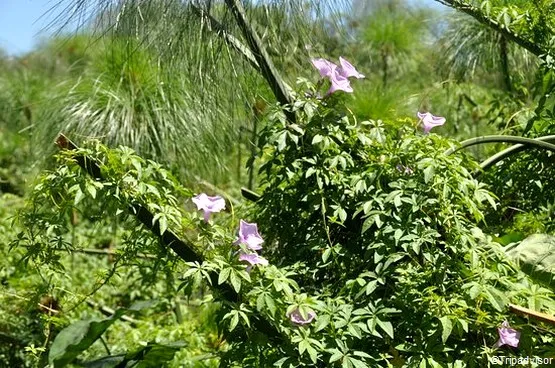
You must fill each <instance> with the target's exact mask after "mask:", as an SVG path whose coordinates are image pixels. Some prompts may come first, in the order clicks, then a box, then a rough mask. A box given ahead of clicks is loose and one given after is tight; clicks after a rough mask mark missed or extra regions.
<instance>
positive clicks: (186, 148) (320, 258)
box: [0, 0, 555, 367]
mask: <svg viewBox="0 0 555 368" xmlns="http://www.w3.org/2000/svg"><path fill="white" fill-rule="evenodd" d="M68 3H70V2H66V3H63V2H61V3H60V5H59V7H58V8H56V9H55V10H54V11H57V12H59V13H60V14H64V12H63V9H64V5H66V4H68ZM438 3H442V4H444V5H446V6H445V7H434V8H429V7H423V6H421V5H420V4H419V3H418V2H415V1H403V0H376V1H363V0H354V1H352V2H336V1H330V2H325V1H321V2H320V1H314V2H304V1H293V0H291V1H279V2H278V1H275V2H274V1H272V2H264V1H257V2H246V3H245V8H246V11H245V16H246V19H247V20H248V22H247V26H248V27H252V29H251V34H252V33H253V32H254V33H256V35H258V38H259V39H260V40H259V41H260V42H259V44H261V45H263V48H264V50H263V52H262V51H260V52H257V51H256V50H254V49H253V42H254V44H255V45H256V40H255V41H253V40H252V39H250V38H249V37H248V34H249V32H248V29H246V28H245V25H241V23H240V22H238V21H237V19H239V18H240V17H238V16H237V12H234V11H233V9H234V8H233V6H232V4H234V1H206V2H204V1H190V2H189V1H188V2H182V1H164V2H159V1H119V2H111V1H100V0H99V1H74V2H73V5H74V6H76V9H77V14H82V15H85V14H86V15H87V17H84V19H86V20H85V21H84V22H83V23H82V27H81V28H80V29H79V31H77V32H71V33H69V32H68V33H63V32H62V33H61V34H58V35H56V36H53V37H50V38H48V39H45V40H43V41H42V42H41V43H40V44H39V45H37V47H36V48H35V49H34V50H32V51H31V52H29V53H27V54H25V55H17V56H9V55H7V54H6V53H4V52H0V284H1V286H0V301H1V303H0V305H2V307H0V366H3V365H5V366H10V367H17V366H37V367H43V366H46V365H48V364H54V363H53V360H52V359H50V360H49V355H50V356H52V346H53V341H55V340H56V337H57V336H60V335H62V336H63V334H61V331H62V330H64V328H65V327H67V326H74V323H75V322H76V321H88V320H90V319H91V318H95V319H96V320H97V321H101V320H102V321H105V322H103V323H104V325H102V326H104V327H106V328H107V327H108V326H110V327H109V329H107V330H106V333H104V334H102V337H101V338H98V339H94V343H92V344H91V346H90V347H88V348H87V349H85V348H83V349H81V350H83V352H82V353H81V355H79V356H78V358H76V359H74V360H73V363H74V364H85V363H84V362H87V361H92V360H94V359H99V358H100V357H102V356H104V357H105V358H104V359H105V360H103V361H100V362H97V364H98V365H97V366H106V367H108V366H116V365H117V364H128V365H126V366H133V365H132V364H134V363H133V362H137V361H141V362H142V363H141V364H144V366H149V365H148V364H154V365H152V366H156V364H161V363H160V362H162V361H165V362H167V363H164V364H167V365H169V366H175V367H212V366H218V365H221V366H261V367H266V366H272V365H273V364H274V363H276V362H278V363H279V364H281V365H282V366H291V367H293V366H343V367H366V366H372V367H373V366H376V367H377V366H380V367H381V366H384V367H385V366H410V367H413V366H414V367H416V366H421V367H424V366H431V367H447V366H449V367H451V366H485V365H484V364H486V362H487V359H488V357H491V356H493V355H495V354H498V355H500V354H501V353H500V352H499V351H497V352H496V351H495V350H494V349H493V348H492V346H493V344H494V343H495V338H496V337H497V332H496V329H495V328H496V326H498V325H500V324H501V322H503V319H508V320H510V321H511V324H514V325H515V326H518V329H519V330H520V331H522V336H523V338H522V345H521V349H520V350H516V349H504V350H502V354H503V355H511V354H512V355H513V356H523V354H524V355H529V356H538V357H550V356H555V347H554V345H553V341H554V340H553V339H554V330H553V327H552V326H549V325H547V324H541V323H537V322H534V321H533V320H527V319H525V318H519V317H516V316H514V315H512V314H510V312H508V310H507V305H508V303H513V304H514V303H516V304H520V305H524V306H526V307H528V308H531V309H533V310H536V311H538V312H540V311H543V312H546V313H548V314H551V315H553V314H555V304H554V300H555V299H554V296H553V284H552V281H553V279H552V278H551V276H550V275H552V271H551V270H550V269H549V267H548V268H547V271H545V272H544V273H542V274H541V275H540V276H538V275H536V274H535V270H536V269H535V268H533V269H532V271H530V270H529V269H526V268H525V267H521V265H522V259H519V258H518V256H514V254H515V253H511V254H513V256H511V255H510V254H509V255H507V254H505V251H506V250H507V249H513V248H514V247H518V246H519V244H521V241H522V240H523V239H526V238H527V237H529V236H530V235H533V234H545V236H547V238H542V241H541V242H539V244H540V245H539V246H537V247H538V248H539V249H542V252H546V253H545V254H546V255H547V254H548V251H549V249H552V248H550V247H551V246H552V245H546V244H553V241H552V238H551V237H549V235H552V234H553V230H554V229H555V224H554V222H553V221H554V220H553V219H554V218H555V216H554V214H553V212H554V208H555V207H554V206H555V202H554V200H555V198H554V194H553V191H552V189H551V188H552V187H553V180H554V179H553V178H554V177H555V175H554V174H555V172H554V171H553V170H554V167H553V154H554V152H553V151H549V150H540V149H528V150H526V151H524V152H520V153H519V154H518V155H513V156H510V157H508V158H506V159H504V160H503V161H501V162H500V163H499V164H497V165H492V166H488V165H485V166H488V167H487V170H485V171H484V172H479V163H480V162H482V163H483V162H484V160H486V159H488V157H491V156H492V155H493V154H495V153H497V152H499V151H501V150H502V149H504V148H506V147H507V146H505V145H504V144H503V143H499V142H494V143H492V144H488V145H483V144H480V145H474V146H471V147H468V148H466V149H465V153H460V152H458V153H456V154H454V155H451V156H448V155H444V154H443V153H444V152H445V151H446V150H448V149H453V147H455V146H456V143H455V142H456V141H459V142H461V141H464V140H467V139H470V138H474V137H478V136H483V135H488V134H495V135H512V136H519V137H525V138H538V137H545V136H548V140H549V136H550V135H551V134H553V130H554V126H555V125H554V124H553V118H554V114H555V112H554V109H555V108H554V106H555V100H554V99H553V97H552V92H553V89H554V88H555V79H554V69H553V68H554V64H553V60H554V59H553V55H552V43H553V39H554V35H555V30H554V29H553V26H554V24H553V22H554V21H555V20H554V19H553V17H551V15H550V13H549V11H548V10H549V9H551V7H552V5H553V4H552V2H551V1H547V0H539V1H503V0H488V1H483V2H482V1H473V0H464V1H463V0H441V1H438ZM64 20H65V19H64V16H63V15H61V16H60V18H59V19H58V22H59V24H62V23H63V21H64ZM263 54H266V56H267V58H266V60H271V61H272V64H273V65H269V66H266V69H265V66H264V65H262V64H261V63H262V60H263V59H260V57H261V56H260V55H262V56H264V55H263ZM339 56H343V57H345V58H347V59H348V60H349V61H350V62H351V63H352V64H353V65H355V66H356V68H357V69H358V70H359V71H360V72H361V73H363V74H365V76H366V78H365V79H363V80H357V81H356V82H353V88H354V89H355V93H353V94H339V93H338V94H334V95H333V96H332V97H331V98H324V99H318V98H315V96H317V93H320V96H321V95H322V94H324V93H325V92H324V91H325V89H322V88H320V90H318V87H319V86H321V85H320V84H318V83H319V82H318V80H319V75H318V72H317V71H316V70H315V69H314V68H313V66H312V65H311V63H310V59H311V58H318V57H324V58H326V59H329V60H337V59H338V58H339ZM272 71H273V72H272ZM272 75H273V76H276V75H277V76H278V77H279V78H278V80H277V81H276V80H273V82H272V79H271V76H272ZM299 78H300V79H299ZM280 91H281V92H283V91H285V92H283V96H281V97H282V98H280ZM305 93H306V94H305ZM321 97H322V96H321ZM287 98H289V99H290V100H289V101H287ZM284 99H285V101H284ZM276 101H277V102H279V103H282V104H283V103H284V102H290V103H291V105H290V107H289V109H290V110H295V116H296V119H298V120H297V121H296V123H297V125H295V124H294V126H295V127H297V128H298V129H292V128H291V125H290V123H291V121H290V119H291V113H290V112H287V111H286V113H285V114H284V113H283V111H282V110H281V108H279V107H276ZM294 102H296V103H294ZM418 111H421V112H425V111H430V112H432V113H433V114H434V115H440V116H444V117H445V118H446V121H447V122H446V124H445V125H444V126H441V127H437V128H434V129H433V131H432V132H433V133H434V134H431V135H430V136H426V137H424V138H422V134H421V133H419V132H418V131H417V130H418V128H417V124H418V120H417V118H416V113H417V112H418ZM362 122H365V123H364V124H363V123H362ZM350 127H352V128H350ZM59 132H63V133H64V134H65V135H67V136H68V137H70V138H71V140H73V141H74V142H75V143H77V145H79V146H85V147H86V150H84V151H79V152H81V154H86V155H91V156H92V157H95V158H96V159H98V161H99V162H101V163H103V164H104V165H105V167H106V170H107V171H104V172H103V174H104V175H105V176H106V178H105V179H106V180H105V181H102V180H94V179H92V178H90V177H88V176H87V175H86V174H85V173H84V172H83V171H82V170H81V169H80V168H79V167H78V166H77V165H76V160H75V156H71V155H64V154H62V155H61V156H58V157H55V156H54V154H55V153H58V151H59V150H58V148H56V146H55V145H54V143H53V142H54V140H55V139H56V137H57V136H58V133H59ZM316 137H319V138H316ZM365 137H366V138H365ZM91 139H93V140H95V142H97V141H98V142H101V143H102V144H100V143H91ZM365 139H366V141H364V140H365ZM552 141H553V140H552ZM365 142H366V143H365ZM366 145H368V146H369V147H366ZM123 146H125V147H129V148H130V149H132V150H130V149H129V148H123ZM399 165H401V167H402V168H406V167H408V168H410V169H411V170H414V171H416V173H415V174H414V175H412V174H411V175H405V174H406V172H404V171H403V170H401V171H400V170H399V169H398V167H399ZM483 166H484V165H483ZM162 167H165V168H166V169H167V171H165V170H164V169H162ZM259 169H260V171H259ZM474 170H477V171H476V172H475V171H474ZM324 183H325V184H324ZM363 183H364V184H363ZM242 187H246V188H249V189H251V190H255V191H257V192H258V193H260V195H262V201H259V202H256V203H251V202H250V201H248V200H245V199H243V198H242V195H241V188H242ZM116 188H124V189H122V190H121V192H120V191H117V190H116ZM350 190H352V191H353V193H351V194H349V195H346V194H345V193H348V192H349V191H350ZM200 192H207V193H209V194H211V195H216V194H217V195H221V196H223V197H224V198H225V199H226V203H227V210H226V211H227V212H226V213H225V214H222V215H221V216H219V217H217V218H216V219H214V223H213V225H214V226H212V225H207V224H204V223H203V222H202V221H201V219H200V218H201V215H200V214H197V213H196V212H195V208H194V206H193V204H192V203H191V202H190V198H191V197H192V196H193V195H194V194H198V193H200ZM392 193H393V194H392ZM134 201H136V203H138V204H140V205H141V206H144V207H145V208H147V209H149V210H150V211H152V212H153V213H158V214H159V216H158V217H157V218H156V221H157V222H156V223H157V224H158V225H156V226H158V229H163V228H168V229H170V230H173V231H174V232H175V233H177V234H178V235H179V236H180V237H181V238H183V239H185V240H187V241H190V242H191V243H193V244H195V246H196V247H197V250H198V252H199V254H201V255H202V257H204V259H205V260H206V262H205V263H204V266H202V267H200V266H199V265H198V264H195V263H194V262H190V263H186V262H183V261H182V259H180V258H179V257H178V256H176V255H175V254H174V253H172V252H171V251H169V250H168V249H167V248H164V247H160V240H159V237H157V236H156V235H155V234H154V233H152V232H151V231H149V230H148V229H147V228H145V227H144V226H142V225H140V223H139V222H137V220H136V218H135V217H134V216H133V215H132V214H129V213H128V212H127V209H128V207H129V203H131V202H133V203H135V202H134ZM369 202H372V203H371V204H368V203H369ZM413 208H418V210H413ZM240 218H244V219H247V218H249V219H250V220H251V221H255V220H256V221H257V223H258V224H259V228H260V229H261V233H262V234H263V235H264V237H265V240H266V243H265V247H267V248H265V251H264V252H265V253H264V256H265V257H267V258H268V259H269V260H270V263H271V267H269V268H267V269H258V268H255V269H254V271H252V273H247V272H246V271H245V269H244V265H241V264H240V263H238V261H237V260H236V258H235V253H234V252H236V249H234V248H232V247H231V246H230V244H231V243H232V242H233V241H234V240H235V239H234V236H235V234H234V232H235V231H236V225H237V223H238V221H239V219H240ZM382 224H383V226H382ZM413 225H414V226H413ZM162 232H164V231H163V230H162ZM415 239H420V240H419V242H417V241H415ZM417 243H418V244H419V245H418V246H417V249H416V248H414V247H415V244H417ZM536 243H538V242H537V241H536V242H535V243H534V244H536ZM522 244H523V245H526V244H527V243H525V242H522ZM504 247H507V248H504ZM437 249H439V251H438V250H437ZM545 249H547V251H546V250H545ZM519 254H520V253H519ZM542 254H544V253H542ZM382 258H383V259H382ZM532 263H534V264H535V265H537V263H538V262H537V260H534V261H533V262H532ZM430 264H432V265H430ZM386 265H387V266H386ZM387 267H391V268H389V269H387ZM380 269H381V271H377V270H380ZM212 271H214V272H218V273H219V275H220V276H219V278H218V279H216V280H218V282H217V283H218V284H222V285H227V284H224V282H225V281H228V282H230V283H231V288H232V289H234V290H235V291H237V292H240V291H241V285H243V286H242V291H241V292H242V293H244V294H241V293H239V295H240V296H241V298H243V299H240V300H239V301H238V302H237V301H236V303H235V304H234V303H227V302H226V300H225V298H222V297H221V295H219V294H218V293H217V292H216V293H214V292H213V290H212V289H210V288H209V287H208V286H209V282H208V281H207V280H206V277H205V276H206V275H207V272H212ZM347 271H348V272H347ZM380 272H381V273H380ZM221 275H227V277H223V276H221ZM222 279H223V281H222ZM228 279H229V280H228ZM220 281H222V282H220ZM237 285H239V287H237ZM271 285H274V286H271ZM276 285H279V287H278V286H276ZM336 285H340V286H341V287H340V288H339V289H338V288H336V287H335V286H336ZM343 285H345V287H343ZM393 285H396V286H395V287H394V286H393ZM248 290H251V291H250V292H249V291H248ZM288 290H289V291H288ZM455 290H456V291H457V292H455ZM461 290H465V291H464V292H462V291H461ZM459 291H461V292H459ZM459 294H460V295H459ZM369 301H370V302H371V303H370V305H371V306H369V304H368V302H369ZM295 307H296V308H299V309H300V310H302V311H303V313H308V312H307V311H314V312H316V313H317V315H318V318H317V320H316V321H317V322H316V323H317V325H316V326H315V327H313V328H312V329H302V328H296V327H295V326H292V325H291V323H290V321H288V320H287V318H285V315H286V311H288V313H290V312H291V310H292V309H291V308H295ZM376 311H378V312H376ZM380 311H381V312H380ZM354 312H356V313H354ZM399 312H401V314H400V315H399V314H398V313H399ZM118 313H121V314H123V313H125V318H122V319H118V318H114V319H113V320H110V318H111V316H113V315H116V316H118V317H120V314H118ZM280 313H281V314H280ZM380 313H382V314H380ZM407 315H418V316H419V318H420V320H419V321H420V322H419V323H417V324H415V322H410V321H409V320H408V319H407V318H406V317H403V316H407ZM260 316H262V317H260ZM326 316H327V317H326ZM334 316H340V318H339V317H337V318H335V319H334ZM353 316H357V317H356V318H355V317H353ZM376 316H377V317H376ZM260 318H261V319H262V320H267V321H270V325H271V326H273V327H272V328H274V329H277V331H278V334H280V335H281V336H285V337H286V338H285V341H287V342H282V343H281V344H278V345H277V346H278V347H275V346H274V345H275V344H273V343H270V342H268V341H267V340H265V337H263V336H260V335H257V334H256V333H254V332H252V330H256V328H253V327H252V326H251V323H252V325H253V326H254V325H255V321H259V320H260ZM376 318H377V320H376ZM326 320H327V323H326ZM370 321H373V322H372V323H373V325H372V323H371V322H370ZM99 323H100V322H99ZM361 323H362V325H364V326H365V327H361ZM100 325H101V324H100ZM87 326H92V325H87ZM276 326H277V327H276ZM366 326H370V327H366ZM87 328H88V327H87ZM91 330H92V328H91ZM91 330H89V331H91ZM100 330H102V329H100ZM229 330H231V332H229ZM415 330H418V331H420V335H418V334H415V333H414V331H415ZM103 331H104V330H102V331H101V332H103ZM469 331H470V332H469ZM492 339H493V340H492ZM363 341H365V342H363ZM484 341H486V342H484ZM405 342H406V343H405ZM401 345H402V346H401ZM83 346H84V345H83ZM54 347H56V345H54ZM118 354H119V355H118ZM125 354H127V355H125ZM106 356H111V358H106ZM160 357H163V359H162V358H160ZM68 359H69V358H68ZM110 359H112V360H110ZM118 359H119V360H118ZM149 359H152V360H149ZM480 359H482V360H480ZM114 362H115V363H114ZM122 362H123V363H122ZM149 362H150V363H149ZM112 363H113V365H110V364H112ZM59 364H61V363H59ZM101 364H104V365H101ZM89 366H94V365H92V363H91V365H89ZM120 366H124V365H120Z"/></svg>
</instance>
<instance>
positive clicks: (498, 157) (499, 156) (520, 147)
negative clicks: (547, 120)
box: [480, 135, 555, 170]
mask: <svg viewBox="0 0 555 368" xmlns="http://www.w3.org/2000/svg"><path fill="white" fill-rule="evenodd" d="M536 140H537V141H540V142H544V141H555V135H547V136H545V137H540V138H536ZM527 148H530V146H526V145H524V144H515V145H514V146H512V147H509V148H507V149H504V150H503V151H501V152H498V153H496V154H495V155H493V156H491V157H490V158H488V159H487V160H485V161H483V162H482V163H481V164H480V168H481V169H482V170H486V169H488V168H490V167H491V166H493V165H495V164H496V163H498V162H500V161H502V160H504V159H506V158H507V157H509V156H512V155H514V154H516V153H518V152H521V151H524V150H526V149H527Z"/></svg>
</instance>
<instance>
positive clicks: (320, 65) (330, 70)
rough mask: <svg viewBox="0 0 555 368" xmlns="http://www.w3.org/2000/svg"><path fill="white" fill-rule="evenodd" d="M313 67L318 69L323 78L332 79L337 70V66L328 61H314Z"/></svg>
mask: <svg viewBox="0 0 555 368" xmlns="http://www.w3.org/2000/svg"><path fill="white" fill-rule="evenodd" d="M312 65H314V66H315V67H316V69H318V72H320V76H321V77H322V78H326V77H328V78H329V77H331V76H332V74H334V72H335V70H336V69H337V65H335V64H334V63H332V62H331V61H328V60H326V59H322V58H320V59H312Z"/></svg>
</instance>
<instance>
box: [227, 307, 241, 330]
mask: <svg viewBox="0 0 555 368" xmlns="http://www.w3.org/2000/svg"><path fill="white" fill-rule="evenodd" d="M238 323H239V313H238V312H237V311H235V312H234V313H233V316H232V317H231V321H230V322H229V331H230V332H231V331H233V330H234V329H235V327H237V324H238Z"/></svg>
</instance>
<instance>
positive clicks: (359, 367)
mask: <svg viewBox="0 0 555 368" xmlns="http://www.w3.org/2000/svg"><path fill="white" fill-rule="evenodd" d="M349 361H350V362H351V364H352V365H353V366H354V367H355V368H368V365H367V364H366V363H364V362H363V361H360V360H358V359H355V358H351V357H349Z"/></svg>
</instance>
